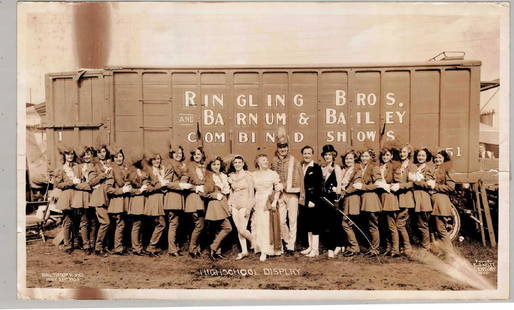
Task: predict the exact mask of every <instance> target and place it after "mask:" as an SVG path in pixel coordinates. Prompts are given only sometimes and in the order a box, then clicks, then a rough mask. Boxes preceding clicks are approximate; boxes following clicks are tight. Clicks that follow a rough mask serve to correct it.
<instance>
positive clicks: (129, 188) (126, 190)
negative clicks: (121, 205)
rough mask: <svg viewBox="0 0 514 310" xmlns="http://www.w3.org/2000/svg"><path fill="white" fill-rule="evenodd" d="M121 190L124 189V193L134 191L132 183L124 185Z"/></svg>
mask: <svg viewBox="0 0 514 310" xmlns="http://www.w3.org/2000/svg"><path fill="white" fill-rule="evenodd" d="M121 190H122V191H123V193H128V192H130V191H132V186H130V184H126V185H123V188H122V189H121Z"/></svg>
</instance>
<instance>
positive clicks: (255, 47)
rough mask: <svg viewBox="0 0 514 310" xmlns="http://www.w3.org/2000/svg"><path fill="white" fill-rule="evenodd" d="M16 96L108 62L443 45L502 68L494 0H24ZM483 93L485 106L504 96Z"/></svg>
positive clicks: (405, 58)
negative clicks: (51, 77)
mask: <svg viewBox="0 0 514 310" xmlns="http://www.w3.org/2000/svg"><path fill="white" fill-rule="evenodd" d="M18 6H19V7H18V78H19V79H18V80H19V84H18V103H19V104H23V103H25V102H31V103H40V102H43V101H44V100H45V99H44V74H45V73H49V72H66V71H76V70H78V69H79V68H92V67H95V68H99V67H103V66H108V65H123V66H174V65H192V66H201V65H227V66H228V65H237V64H250V65H266V64H269V65H274V64H352V63H395V62H420V61H426V60H428V59H429V58H431V57H433V56H435V55H436V54H438V53H439V52H441V51H445V50H446V51H448V50H450V51H465V53H466V56H465V59H469V60H481V61H482V63H483V65H482V74H481V79H482V80H483V81H486V80H493V79H497V78H499V76H500V48H499V46H500V34H501V33H500V29H501V20H500V17H501V16H502V15H505V16H506V14H508V7H506V6H505V5H502V4H494V3H482V4H478V3H453V4H427V3H421V4H414V3H410V4H407V3H396V4H395V3H379V4H349V3H141V2H136V3H103V4H102V3H97V4H78V3H19V4H18ZM493 93H494V92H492V91H489V92H487V93H483V94H482V100H481V101H482V104H485V102H487V101H488V100H489V98H490V97H492V99H491V100H490V101H489V103H488V104H487V107H486V109H487V110H489V109H497V108H498V100H499V96H498V95H495V96H492V95H493Z"/></svg>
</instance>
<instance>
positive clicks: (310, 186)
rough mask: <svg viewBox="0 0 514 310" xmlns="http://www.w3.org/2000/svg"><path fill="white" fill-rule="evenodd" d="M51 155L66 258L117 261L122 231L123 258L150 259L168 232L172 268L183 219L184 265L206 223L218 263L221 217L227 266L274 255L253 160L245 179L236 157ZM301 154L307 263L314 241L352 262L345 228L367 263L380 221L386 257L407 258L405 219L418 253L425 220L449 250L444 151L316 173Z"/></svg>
mask: <svg viewBox="0 0 514 310" xmlns="http://www.w3.org/2000/svg"><path fill="white" fill-rule="evenodd" d="M60 152H61V154H62V156H63V165H62V166H61V167H59V168H58V169H56V171H55V173H54V184H55V186H56V187H57V188H59V189H60V190H61V193H60V195H59V198H58V201H57V207H58V208H59V209H60V210H62V211H63V222H62V228H63V234H64V249H65V251H66V252H68V253H71V252H72V251H73V250H74V249H76V248H82V249H83V250H84V251H85V252H86V253H88V254H90V253H92V252H93V251H94V252H95V253H96V254H97V255H106V254H107V253H112V254H119V255H123V254H125V253H127V250H126V249H125V247H124V235H125V233H124V232H125V229H126V227H125V226H126V222H130V223H132V224H131V225H130V236H131V237H130V243H131V253H132V254H133V255H156V254H158V253H160V252H161V249H159V241H160V240H161V237H162V235H163V233H164V232H165V229H166V226H168V231H167V235H168V236H167V237H168V238H167V239H168V255H170V256H179V255H181V252H180V251H179V248H178V246H177V244H176V234H177V228H178V224H179V218H180V217H181V216H182V215H183V214H184V213H188V214H189V215H190V217H188V218H190V219H191V221H192V226H193V229H192V231H191V233H190V237H189V246H188V254H189V256H191V257H199V256H200V255H201V254H200V253H201V251H200V246H199V242H198V239H199V236H200V234H201V233H202V231H203V230H204V224H205V220H207V221H212V222H213V223H215V225H210V227H213V228H214V229H215V231H214V237H213V238H212V242H211V244H210V249H209V257H210V258H211V259H220V258H222V257H223V256H222V255H221V249H220V245H221V242H222V241H223V240H224V238H225V237H226V236H227V235H228V234H229V233H230V232H231V231H232V224H231V221H230V220H229V218H230V217H231V218H232V220H233V223H234V224H235V226H236V228H237V233H238V238H239V243H240V246H241V253H239V254H238V255H237V258H236V259H242V258H244V257H246V256H248V245H247V241H248V242H250V245H251V247H252V248H253V249H254V250H255V252H258V253H261V260H265V259H266V257H267V256H268V255H279V254H281V253H282V243H281V240H280V224H279V222H280V219H279V218H278V216H279V215H278V212H277V208H278V207H279V205H280V204H281V203H283V202H282V201H281V198H280V197H281V191H282V190H283V185H282V184H280V179H279V175H278V174H277V173H276V172H275V171H272V170H271V169H270V163H269V159H268V157H267V156H266V155H259V156H257V158H256V159H255V168H256V169H255V171H252V172H249V171H248V165H247V163H246V161H245V159H244V158H243V157H241V156H237V155H236V156H231V157H230V159H229V160H227V159H226V158H225V159H222V158H221V157H215V158H214V159H212V160H206V156H205V153H204V151H203V149H202V148H201V147H196V148H195V149H194V150H193V151H192V152H191V157H190V159H189V160H185V153H184V149H183V148H182V147H180V146H170V150H169V154H168V155H169V156H162V155H161V154H159V153H158V152H153V153H147V154H144V155H143V154H138V153H137V152H132V153H131V154H126V153H125V151H124V150H123V149H122V148H119V147H109V146H107V145H102V146H99V147H97V148H93V147H82V148H81V149H80V150H75V149H73V148H71V147H66V146H61V147H60ZM301 153H302V157H303V160H302V161H301V165H302V167H303V173H304V180H303V182H302V186H303V188H302V191H301V193H300V194H299V196H300V201H301V204H304V205H305V208H304V209H305V218H306V221H305V225H306V227H305V229H306V230H307V231H308V241H309V246H308V248H307V249H305V250H304V251H302V253H303V254H306V255H307V256H310V257H313V256H317V255H319V242H320V235H321V239H322V242H323V244H324V245H325V246H326V248H327V249H328V256H329V257H334V256H335V255H337V254H339V253H343V254H344V256H353V255H355V254H358V253H360V251H361V246H360V245H359V241H358V240H359V238H357V236H358V234H359V233H361V232H358V231H356V229H359V230H360V228H359V227H358V226H357V224H356V222H357V221H356V217H357V216H360V217H362V218H364V219H365V222H366V224H367V225H366V227H365V228H367V229H363V230H367V232H364V234H365V235H366V238H367V240H369V241H370V242H369V245H366V247H367V248H368V251H367V252H366V253H368V254H370V255H378V254H379V248H380V239H381V238H380V232H379V221H380V220H381V219H383V220H384V221H385V223H386V226H387V234H386V236H385V241H386V242H385V249H384V251H383V253H385V254H387V255H390V256H393V257H394V256H399V255H400V253H404V254H405V255H409V254H410V253H411V249H412V247H411V245H410V238H409V232H408V230H407V227H406V226H407V222H408V219H409V216H411V217H412V219H413V220H414V221H415V226H416V227H417V229H418V230H419V232H420V235H421V238H420V239H421V246H422V247H423V248H427V249H428V248H429V247H430V231H429V220H430V218H433V219H434V223H435V230H436V231H435V233H436V235H437V236H438V237H439V238H440V239H441V240H442V241H443V242H445V243H448V242H449V240H448V232H447V231H446V226H445V220H446V217H448V216H451V215H452V214H451V202H450V199H449V194H450V193H451V192H453V191H454V189H455V183H454V181H453V180H452V178H451V173H450V169H449V162H450V158H449V156H448V154H447V152H446V151H444V150H438V151H436V152H434V156H433V162H432V153H431V152H430V151H429V150H428V149H426V148H420V149H417V150H415V151H414V150H413V148H412V147H411V146H410V145H404V146H402V147H396V146H394V145H393V144H391V145H389V146H387V145H386V146H384V147H383V148H382V149H381V150H380V152H375V151H374V150H373V149H371V148H364V149H362V150H360V151H359V152H357V151H355V150H353V149H352V150H347V151H346V152H344V154H342V156H341V160H342V165H338V164H336V163H335V161H336V159H337V151H336V150H335V149H334V147H333V146H332V145H325V146H324V147H323V149H322V152H321V155H322V158H323V160H322V161H321V163H320V164H317V163H314V161H313V160H312V158H313V153H314V149H313V148H312V147H309V146H306V147H304V148H303V149H302V152H301ZM227 161H228V162H229V167H228V169H226V168H225V162H227ZM127 218H130V221H127ZM145 219H146V220H148V219H151V222H152V223H153V226H152V234H151V237H150V240H149V243H148V244H147V245H143V242H142V224H143V222H144V220H145ZM249 223H251V225H250V229H248V228H249V227H248V226H249ZM110 225H113V226H114V242H113V247H112V249H111V250H109V251H107V249H106V246H105V240H106V235H107V232H108V230H109V226H110ZM128 226H129V225H127V228H129V227H128ZM361 231H362V230H361ZM368 237H369V238H368ZM79 239H81V241H79ZM361 240H362V239H361ZM400 241H401V247H400Z"/></svg>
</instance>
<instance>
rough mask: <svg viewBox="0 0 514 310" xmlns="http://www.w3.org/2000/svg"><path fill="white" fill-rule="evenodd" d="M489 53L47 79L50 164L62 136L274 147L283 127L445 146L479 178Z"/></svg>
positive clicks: (224, 149)
mask: <svg viewBox="0 0 514 310" xmlns="http://www.w3.org/2000/svg"><path fill="white" fill-rule="evenodd" d="M480 65H481V63H480V61H465V60H454V61H435V62H425V63H409V64H380V65H376V64H375V65H371V64H362V65H323V66H227V67H170V68H144V67H109V68H104V69H86V70H80V71H78V72H68V73H51V74H47V75H46V102H47V117H46V121H45V124H44V126H45V127H46V128H47V129H46V130H47V141H48V152H49V154H48V155H49V156H48V157H49V166H50V167H51V168H52V167H55V165H56V163H57V162H58V160H59V157H58V156H57V154H56V144H57V142H59V141H62V142H64V143H69V144H73V145H78V144H97V143H98V142H107V143H115V144H117V145H120V146H125V147H133V146H142V147H143V148H144V149H156V148H159V149H161V150H162V151H163V152H164V151H165V148H166V145H167V143H168V141H173V142H174V143H177V144H181V145H183V146H184V147H185V148H186V150H188V149H189V148H190V146H191V145H192V144H198V142H199V141H198V140H199V139H200V140H201V143H202V144H203V145H204V147H205V149H206V151H207V154H208V155H211V156H214V155H218V154H220V155H224V154H229V153H232V154H241V155H243V156H245V158H248V159H250V160H252V159H253V158H254V157H255V155H256V154H258V153H267V154H269V155H271V154H273V152H274V150H275V140H276V132H277V128H278V127H279V126H284V127H285V128H286V129H287V131H288V135H289V141H290V145H291V148H292V152H293V154H297V155H299V150H300V148H301V147H302V146H304V145H307V144H308V145H311V146H313V147H314V148H315V149H317V150H319V149H320V148H321V147H322V146H323V145H324V144H326V143H331V144H333V145H334V146H335V148H336V149H342V148H343V147H346V146H348V145H351V146H354V147H359V146H362V145H370V146H371V145H372V146H375V147H378V146H379V143H380V142H381V141H384V139H385V140H390V139H399V140H401V141H403V142H407V141H409V142H411V143H412V144H413V145H415V146H428V147H436V146H437V147H444V148H447V149H448V151H450V153H451V154H453V158H454V169H455V171H456V177H457V178H458V181H460V182H473V181H474V180H476V179H477V178H478V177H479V174H477V173H479V170H480V169H479V161H478V157H479V156H478V135H479V118H480V112H479V110H480V102H479V101H480Z"/></svg>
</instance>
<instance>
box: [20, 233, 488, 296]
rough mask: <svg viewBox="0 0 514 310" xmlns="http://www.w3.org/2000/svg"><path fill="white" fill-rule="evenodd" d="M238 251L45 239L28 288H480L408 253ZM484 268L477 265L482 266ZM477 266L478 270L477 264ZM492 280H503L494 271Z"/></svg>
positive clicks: (34, 249)
mask: <svg viewBox="0 0 514 310" xmlns="http://www.w3.org/2000/svg"><path fill="white" fill-rule="evenodd" d="M455 249H456V251H457V252H459V253H460V254H461V255H462V257H464V258H465V259H466V260H467V261H469V262H470V263H471V264H473V265H478V264H480V263H482V264H483V263H484V262H485V264H486V265H488V266H496V265H495V264H496V263H497V254H496V250H493V249H485V248H483V247H481V245H480V244H479V243H477V242H474V241H467V240H465V241H463V242H457V243H455ZM236 253H237V252H236V251H235V250H234V251H231V252H229V253H226V256H227V258H226V259H223V260H220V261H216V262H212V261H210V260H209V258H208V257H207V254H204V255H203V257H201V258H199V259H192V258H189V257H188V256H182V257H177V258H171V257H168V256H167V255H161V256H158V257H147V256H144V257H140V256H132V255H126V256H108V257H98V256H94V255H90V256H88V255H85V254H84V253H83V252H82V251H75V252H74V253H72V254H71V255H68V254H65V253H64V252H63V251H62V249H60V248H59V247H56V246H54V245H53V244H52V242H51V240H50V241H47V242H46V243H43V242H42V241H41V240H36V241H31V242H29V243H28V244H27V287H29V288H32V287H42V288H45V287H46V288H50V287H51V288H84V287H86V288H158V289H162V288H180V289H200V288H202V289H205V288H221V289H231V288H234V289H235V288H237V289H273V290H275V289H282V290H288V289H300V290H318V289H323V290H473V289H476V288H475V287H473V286H472V285H470V284H467V283H464V282H462V281H459V280H457V279H454V278H451V277H450V276H448V275H447V274H445V273H444V272H441V271H438V268H436V267H435V266H430V265H427V264H425V263H422V262H420V261H416V260H414V261H413V260H409V259H407V258H406V257H401V258H389V257H379V258H370V257H366V256H363V255H359V256H355V257H352V258H345V257H342V256H339V257H337V258H335V259H328V258H327V255H326V253H323V255H321V256H319V257H317V258H312V259H309V258H306V257H303V255H301V254H299V253H298V252H297V253H296V254H295V256H293V257H286V256H281V257H275V258H270V259H268V260H267V261H266V262H263V263H261V262H259V259H258V256H257V255H256V254H251V255H250V256H249V257H248V258H246V259H244V260H241V261H235V260H234V258H235V256H236ZM477 268H478V267H477ZM475 269H476V268H475ZM484 277H485V279H486V280H487V281H488V282H489V283H491V284H492V285H493V286H496V280H497V274H496V271H495V270H492V271H487V272H485V275H484Z"/></svg>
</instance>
